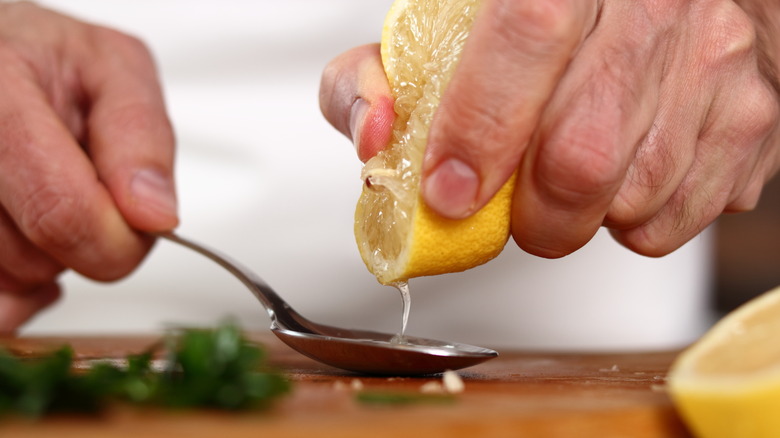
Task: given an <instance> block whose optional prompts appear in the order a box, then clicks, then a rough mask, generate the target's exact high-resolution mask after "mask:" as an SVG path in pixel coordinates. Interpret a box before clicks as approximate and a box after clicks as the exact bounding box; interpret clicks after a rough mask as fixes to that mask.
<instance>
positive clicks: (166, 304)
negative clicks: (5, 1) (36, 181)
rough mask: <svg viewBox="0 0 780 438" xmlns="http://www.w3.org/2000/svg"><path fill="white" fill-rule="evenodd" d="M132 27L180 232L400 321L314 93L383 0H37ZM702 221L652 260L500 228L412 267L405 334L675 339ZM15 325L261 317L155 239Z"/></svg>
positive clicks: (349, 157) (683, 324) (353, 307)
mask: <svg viewBox="0 0 780 438" xmlns="http://www.w3.org/2000/svg"><path fill="white" fill-rule="evenodd" d="M43 3H44V4H47V5H49V6H51V7H53V8H56V9H59V10H61V11H64V12H67V13H70V14H72V15H76V16H78V17H82V18H84V19H87V20H89V21H93V22H98V23H103V24H106V25H110V26H112V27H117V28H119V29H122V30H124V31H126V32H128V33H131V34H134V35H136V36H138V37H140V38H142V39H143V40H144V41H146V43H147V44H148V46H149V47H150V48H151V50H152V51H153V52H154V54H155V57H156V59H157V61H158V65H159V69H160V73H161V76H162V80H163V82H164V87H165V90H166V91H165V93H166V98H167V102H168V107H169V111H170V115H171V118H172V120H173V122H174V125H175V128H176V132H177V137H178V148H179V149H178V160H177V172H178V177H177V181H178V188H179V196H180V212H181V218H182V224H181V228H180V232H181V234H182V235H184V236H188V237H191V238H193V239H195V240H199V241H201V242H203V243H206V244H208V245H210V246H213V247H216V248H218V249H220V250H221V251H222V252H224V253H227V254H229V255H230V256H232V257H233V258H235V259H237V260H240V261H241V262H242V263H243V264H245V265H248V266H251V267H252V268H253V269H255V270H256V271H257V272H258V273H259V274H260V275H261V276H262V277H263V278H265V279H266V281H268V282H269V283H270V284H271V285H272V286H273V287H274V288H275V289H277V290H278V291H279V293H280V294H281V295H282V296H283V297H285V298H286V299H287V300H288V301H289V302H290V303H291V304H292V305H293V306H294V307H296V308H297V309H298V310H299V311H300V312H301V313H303V314H304V315H306V316H309V317H311V318H312V319H314V320H317V321H319V322H324V323H330V324H334V325H339V324H340V325H344V326H353V327H361V328H368V329H377V330H385V331H389V332H396V331H397V330H398V329H399V327H400V319H401V300H400V298H399V295H398V294H397V292H395V291H394V290H393V289H390V288H387V287H383V286H380V285H379V284H378V283H377V282H376V280H375V279H374V278H373V277H372V276H371V275H370V274H369V273H368V272H367V271H366V269H365V267H364V266H363V264H362V262H361V260H360V257H359V255H358V252H357V248H356V246H355V243H354V237H353V235H352V215H353V211H354V205H355V202H356V200H357V197H358V195H359V192H360V187H361V181H360V179H359V173H360V162H359V161H358V160H357V158H356V157H355V154H354V150H353V149H352V148H351V145H350V143H349V141H348V140H347V139H345V138H344V137H342V136H341V135H340V134H339V133H337V132H336V131H335V130H334V129H333V128H331V127H330V126H329V125H328V124H327V123H326V122H325V120H324V119H323V118H322V116H321V114H320V112H319V107H318V100H317V97H318V87H319V80H320V73H321V71H322V69H323V67H324V66H325V64H326V63H327V62H328V61H329V60H330V59H331V58H333V57H334V56H336V55H337V54H339V53H340V52H342V51H344V50H346V49H348V48H350V47H353V46H356V45H360V44H364V43H369V42H375V41H377V40H378V38H379V33H380V29H381V25H382V21H383V19H384V14H385V12H386V10H387V8H388V7H389V5H390V3H391V1H390V0H381V1H380V0H284V1H280V0H255V1H239V0H232V1H219V2H217V1H192V0H187V1H185V0H164V1H154V2H151V1H148V2H147V1H143V2H139V1H131V0H49V1H45V2H43ZM709 246H710V245H709V237H708V236H707V235H705V236H703V237H699V238H697V239H695V240H694V241H693V242H692V243H691V244H689V245H687V246H686V247H684V248H683V249H682V250H680V251H678V252H676V253H675V254H673V255H671V256H668V257H665V258H662V259H648V258H644V257H641V256H637V255H635V254H633V253H631V252H629V251H628V250H625V249H623V248H622V247H620V246H619V245H617V244H616V243H614V242H613V241H612V240H611V238H610V237H608V235H607V234H606V233H599V235H598V236H597V237H596V238H595V239H594V241H593V242H591V243H590V244H589V245H587V246H586V247H585V248H584V249H583V250H580V251H578V252H577V253H575V254H574V255H572V256H569V257H566V258H563V259H561V260H543V259H539V258H536V257H532V256H529V255H527V254H524V253H523V252H522V251H520V250H518V249H517V248H516V247H515V246H514V244H513V243H512V242H511V241H510V243H509V244H508V245H507V249H506V250H505V251H504V253H503V254H502V255H501V256H500V257H499V258H498V259H496V260H494V261H492V262H491V263H489V264H487V265H485V266H483V267H480V268H476V269H474V270H471V271H468V272H465V273H459V274H450V275H445V276H439V277H433V278H424V279H417V280H413V281H412V282H411V288H412V312H411V316H410V321H409V333H410V334H414V335H420V336H428V337H434V338H439V339H446V340H451V341H460V342H467V343H474V344H479V345H484V346H492V347H498V348H506V347H519V348H533V349H564V348H565V349H645V348H669V347H677V346H681V345H683V344H685V343H687V342H689V341H690V340H692V339H693V338H694V337H696V336H697V335H698V334H700V333H701V331H702V330H703V329H704V328H705V327H706V326H707V324H708V323H709V318H708V312H707V304H708V297H709V289H710V284H709V279H710V272H709V269H710V265H709V261H708V260H709V259H708V254H709V251H710V248H709ZM63 282H64V285H65V289H66V291H65V296H64V298H63V300H62V301H61V302H60V303H59V304H57V305H56V306H55V307H53V308H52V309H51V310H49V311H47V312H44V313H43V314H42V315H40V316H39V317H38V318H37V319H35V320H34V321H33V322H32V323H31V324H29V325H28V326H27V327H26V328H25V329H24V331H23V333H26V334H43V333H46V334H49V333H126V332H131V333H138V332H157V331H159V330H161V329H163V328H164V327H166V326H168V325H170V324H176V325H178V324H186V325H211V324H215V323H217V322H219V321H220V320H221V319H222V318H224V317H226V316H234V317H236V318H239V319H240V321H241V323H242V324H243V326H244V327H245V328H247V329H250V330H265V329H267V327H268V324H269V323H268V318H267V316H266V314H265V312H264V311H263V309H262V308H261V307H260V305H259V303H257V302H256V301H255V299H254V298H253V297H252V296H251V295H250V294H249V293H248V292H247V291H246V290H244V289H243V288H242V286H241V285H240V283H238V281H236V280H234V279H232V278H231V277H230V276H229V275H228V274H227V273H226V272H223V271H222V270H221V268H219V267H217V266H216V265H212V264H211V263H210V262H208V261H206V260H205V259H204V258H202V257H201V256H200V255H197V254H195V253H191V252H189V251H188V250H185V249H183V248H180V247H177V246H174V245H173V244H171V243H168V242H159V243H158V245H157V246H156V248H155V250H154V251H153V253H152V254H151V256H150V257H149V258H148V259H147V260H146V262H145V263H144V264H143V265H142V266H141V268H139V270H138V271H136V273H135V274H133V275H132V276H130V277H129V278H127V279H126V280H123V281H120V282H117V283H113V284H99V283H94V282H91V281H89V280H86V279H83V278H81V277H79V276H77V275H74V274H72V273H69V274H66V275H65V276H64V277H63Z"/></svg>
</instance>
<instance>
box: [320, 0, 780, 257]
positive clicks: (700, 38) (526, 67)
mask: <svg viewBox="0 0 780 438" xmlns="http://www.w3.org/2000/svg"><path fill="white" fill-rule="evenodd" d="M742 3H745V4H747V3H751V5H754V4H759V6H762V7H763V9H764V10H763V12H762V13H763V17H764V18H765V19H766V17H777V18H778V19H780V7H778V6H774V3H773V2H763V3H761V1H760V0H752V1H748V0H744V1H743V2H742ZM757 9H761V7H757ZM766 9H773V10H772V11H771V12H772V13H773V14H774V15H770V14H768V13H767V10H766ZM755 16H759V15H755ZM770 20H771V18H770ZM775 25H780V23H775ZM757 30H758V31H759V32H761V33H760V34H759V35H760V36H761V37H762V39H760V40H757V39H756V31H757ZM769 37H774V38H775V40H774V41H772V40H770V39H769ZM774 42H780V35H776V36H772V35H771V34H770V33H768V31H767V28H764V27H761V26H760V25H758V24H756V22H754V21H753V20H751V16H750V15H748V14H747V13H746V12H745V10H743V9H742V8H740V7H739V6H738V5H737V4H735V3H734V2H733V1H730V0H697V1H692V2H667V1H662V2H658V1H655V0H653V1H650V0H639V1H631V2H624V1H617V0H616V1H608V0H602V1H590V2H583V1H580V0H568V1H552V0H543V1H537V2H517V1H512V0H485V1H484V2H483V5H482V9H481V10H480V15H479V16H478V17H477V19H476V21H475V24H474V27H473V29H472V33H471V36H470V37H469V40H468V41H467V43H466V47H465V50H464V53H463V56H462V59H461V62H460V64H459V66H458V69H457V70H456V72H455V75H454V76H453V79H452V81H451V82H450V85H449V87H448V89H447V91H446V93H445V95H444V96H443V98H442V101H441V105H440V107H439V110H438V112H437V114H436V116H435V118H434V121H433V124H432V127H431V131H430V133H429V140H428V146H427V149H426V156H425V161H424V163H423V181H422V191H423V196H424V198H425V200H426V202H427V203H428V204H429V206H430V207H432V208H433V209H434V210H436V211H437V212H439V213H440V214H442V215H444V216H447V217H452V218H460V217H465V216H468V215H470V214H472V213H473V212H474V211H476V210H478V209H479V208H480V207H482V206H483V205H484V204H485V203H486V202H487V201H488V200H489V199H490V198H491V197H492V195H493V194H494V193H495V192H496V191H497V190H498V188H500V187H501V186H502V185H503V183H504V182H505V181H506V180H507V179H508V178H509V176H510V175H511V174H512V173H513V172H514V171H515V170H518V180H517V186H516V189H515V195H514V201H513V212H512V233H513V236H514V239H515V241H516V242H517V244H518V245H519V246H520V247H522V248H523V249H525V250H526V251H528V252H530V253H533V254H536V255H539V256H543V257H560V256H564V255H566V254H569V253H571V252H573V251H575V250H577V249H578V248H580V247H581V246H583V245H584V244H586V243H587V242H588V241H589V240H590V239H591V238H592V236H593V235H594V234H595V233H596V231H597V230H598V228H599V227H601V226H606V227H608V228H610V230H611V232H612V235H613V236H614V237H615V238H616V239H617V240H618V241H619V242H621V243H622V244H624V245H625V246H627V247H628V248H630V249H632V250H634V251H636V252H638V253H641V254H645V255H648V256H661V255H664V254H667V253H669V252H671V251H673V250H675V249H676V248H678V247H680V246H681V245H683V244H684V243H685V242H687V241H688V240H690V239H691V238H693V237H694V236H695V235H697V234H698V233H699V232H700V231H702V230H703V229H704V228H705V227H706V226H707V225H708V224H710V223H711V222H712V221H713V220H714V219H715V218H716V217H717V216H718V215H720V214H721V213H723V212H729V211H743V210H750V209H752V208H753V207H754V206H755V205H756V203H757V201H758V199H759V194H760V192H761V189H762V187H763V185H764V184H765V183H766V181H767V180H768V179H769V178H770V177H771V176H772V175H773V174H774V173H776V172H777V170H778V167H780V151H779V148H780V143H778V136H777V130H778V87H777V81H778V79H777V73H776V63H775V62H774V60H773V59H772V58H771V57H770V56H769V55H771V54H775V53H780V52H778V51H777V50H774V49H773V47H775V48H776V47H778V46H775V45H774ZM770 46H773V47H770ZM381 71H382V70H381V62H380V61H379V57H378V54H377V48H376V46H364V47H361V48H358V49H354V50H352V51H350V52H347V53H346V54H344V55H342V56H340V57H338V58H336V59H335V60H334V61H332V62H331V64H330V65H329V66H328V67H327V68H326V70H325V73H324V75H323V79H322V88H321V90H322V91H321V107H322V110H323V113H324V115H325V117H326V118H327V119H328V120H329V121H330V122H331V123H332V124H333V125H334V126H335V127H336V128H337V129H339V130H340V131H342V132H343V133H345V134H346V135H347V136H349V137H350V138H352V139H353V141H354V142H355V143H356V146H357V147H358V153H359V156H360V158H361V159H363V160H365V159H367V158H368V157H370V156H371V155H373V154H375V153H376V151H377V150H381V149H382V148H383V147H384V146H385V145H386V143H387V140H388V138H389V130H390V127H389V125H390V123H388V122H387V120H386V119H387V118H389V119H392V115H388V114H387V109H386V106H387V105H386V104H385V101H386V99H387V96H388V95H389V92H388V91H387V88H388V86H387V84H386V80H385V78H384V74H382V73H381ZM353 102H355V104H353ZM453 163H455V165H454V166H453ZM453 168H458V169H459V171H458V172H452V170H453ZM464 168H465V169H467V170H464ZM464 193H465V194H467V195H465V196H464Z"/></svg>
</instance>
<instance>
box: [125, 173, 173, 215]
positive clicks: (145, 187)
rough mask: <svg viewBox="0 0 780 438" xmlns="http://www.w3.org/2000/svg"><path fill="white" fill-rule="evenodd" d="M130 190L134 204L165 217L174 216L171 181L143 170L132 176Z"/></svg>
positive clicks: (161, 175) (158, 174) (159, 174)
mask: <svg viewBox="0 0 780 438" xmlns="http://www.w3.org/2000/svg"><path fill="white" fill-rule="evenodd" d="M130 190H131V193H132V194H133V199H134V201H135V202H136V203H139V204H143V205H144V206H145V207H147V208H151V209H152V210H155V211H157V212H158V213H161V214H165V215H172V216H175V215H176V208H177V205H176V204H177V203H176V194H175V191H174V188H173V181H172V180H171V179H170V178H169V177H167V176H164V175H163V174H161V173H160V172H158V171H155V170H150V169H143V170H139V171H138V172H136V173H135V176H133V180H132V182H131V183H130Z"/></svg>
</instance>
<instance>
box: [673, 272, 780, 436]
mask: <svg viewBox="0 0 780 438" xmlns="http://www.w3.org/2000/svg"><path fill="white" fill-rule="evenodd" d="M668 386H669V390H670V393H671V395H672V398H673V400H674V402H675V405H676V406H677V408H678V410H679V412H680V414H681V415H682V417H683V418H684V419H685V421H686V422H687V423H688V425H689V426H690V428H691V430H692V431H693V432H694V433H695V434H696V436H698V437H702V438H748V437H749V438H770V437H772V438H775V437H780V287H778V288H776V289H774V290H772V291H770V292H767V293H765V294H763V295H761V296H759V297H758V298H755V299H753V300H751V301H750V302H748V303H747V304H745V305H743V306H741V307H739V308H738V309H736V310H734V311H733V312H731V313H729V314H728V315H726V316H725V317H724V318H723V319H722V320H720V321H719V322H718V323H717V324H715V326H713V327H712V328H711V329H710V330H709V331H708V332H707V333H706V334H705V335H704V336H703V337H702V338H701V339H700V340H699V341H698V342H697V343H695V344H694V345H693V346H691V347H690V348H689V349H687V350H685V351H684V352H683V353H682V354H681V355H680V356H679V357H678V359H677V360H676V361H675V363H674V364H673V365H672V368H671V369H670V371H669V376H668Z"/></svg>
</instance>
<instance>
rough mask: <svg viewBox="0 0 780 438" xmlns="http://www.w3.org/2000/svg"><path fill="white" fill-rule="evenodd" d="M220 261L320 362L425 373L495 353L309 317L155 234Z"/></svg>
mask: <svg viewBox="0 0 780 438" xmlns="http://www.w3.org/2000/svg"><path fill="white" fill-rule="evenodd" d="M157 236H159V237H163V238H165V239H168V240H170V241H172V242H176V243H179V244H181V245H184V246H186V247H187V248H190V249H193V250H195V251H197V252H199V253H201V254H203V255H204V256H206V257H208V258H210V259H212V260H213V261H215V262H217V263H219V264H220V265H221V266H222V267H223V268H225V269H227V270H228V271H230V273H232V274H233V275H235V276H236V277H237V278H238V279H239V280H241V282H242V283H244V284H245V285H246V286H247V287H248V288H249V290H250V291H252V293H253V294H254V295H255V297H257V299H258V300H260V303H262V305H263V307H265V310H266V311H267V312H268V315H269V316H270V317H271V331H272V332H273V333H274V334H275V335H276V336H277V337H278V338H279V339H281V340H282V341H284V343H286V344H287V345H289V346H290V347H292V348H293V349H295V350H297V351H298V352H299V353H301V354H303V355H305V356H308V357H310V358H312V359H314V360H316V361H318V362H322V363H324V364H328V365H331V366H334V367H336V368H341V369H344V370H348V371H355V372H359V373H366V374H382V375H406V376H408V375H423V374H435V373H440V372H443V371H446V370H456V369H461V368H466V367H469V366H472V365H476V364H478V363H480V362H483V361H486V360H488V359H491V358H494V357H496V356H498V353H497V352H495V351H493V350H490V349H487V348H482V347H475V346H472V345H466V344H459V343H455V342H443V341H436V340H432V339H424V338H417V337H413V336H404V337H403V339H402V340H400V341H398V340H395V339H394V338H395V336H394V335H390V334H387V333H379V332H373V331H366V330H349V329H343V328H339V327H333V326H328V325H323V324H317V323H315V322H312V321H309V320H308V319H306V318H304V317H303V316H301V315H300V314H299V313H298V312H296V311H295V310H294V309H293V308H292V307H290V305H289V304H287V303H286V302H285V301H284V300H283V299H282V298H281V297H280V296H279V295H277V294H276V292H274V290H273V289H271V287H270V286H268V284H266V282H265V281H263V280H262V279H261V278H260V277H258V276H257V275H256V274H255V273H254V272H252V271H250V270H248V269H246V268H245V267H243V266H241V265H240V264H238V263H236V262H234V261H232V260H230V259H229V258H227V257H225V256H223V255H221V254H219V253H217V252H215V251H213V250H210V249H208V248H205V247H203V246H201V245H199V244H197V243H194V242H192V241H190V240H187V239H184V238H182V237H179V236H178V235H176V234H173V233H159V234H157Z"/></svg>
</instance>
